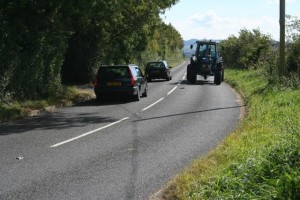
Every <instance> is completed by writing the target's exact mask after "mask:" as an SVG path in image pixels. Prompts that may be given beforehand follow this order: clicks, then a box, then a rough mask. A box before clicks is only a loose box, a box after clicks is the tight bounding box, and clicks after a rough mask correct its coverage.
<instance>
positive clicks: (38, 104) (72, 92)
mask: <svg viewBox="0 0 300 200" xmlns="http://www.w3.org/2000/svg"><path fill="white" fill-rule="evenodd" d="M91 96H92V94H91V93H90V92H87V91H86V90H82V89H78V88H77V87H75V86H64V87H63V89H62V91H61V92H60V93H59V94H57V95H56V96H55V97H52V98H48V99H42V100H34V101H33V100H31V101H24V102H11V103H9V104H0V122H1V123H3V122H8V121H12V120H16V119H19V118H23V117H26V116H29V115H31V113H32V112H33V111H35V110H47V108H48V107H51V106H57V107H61V106H66V105H71V104H73V103H74V102H80V101H81V100H84V99H87V98H90V97H91Z"/></svg>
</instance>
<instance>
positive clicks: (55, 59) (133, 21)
mask: <svg viewBox="0 0 300 200" xmlns="http://www.w3.org/2000/svg"><path fill="white" fill-rule="evenodd" d="M176 2H178V0H153V1H136V0H131V1H124V0H110V1H103V0H92V1H84V2H83V1H82V2H81V1H66V0H51V1H49V0H46V1H31V0H22V1H12V0H5V1H1V2H0V21H1V26H0V55H1V56H0V118H1V121H2V122H3V121H8V120H11V119H14V118H15V117H17V116H18V117H20V116H23V113H26V109H27V106H25V107H26V109H25V111H24V109H23V107H24V105H28V103H27V102H30V104H31V105H34V104H36V105H34V106H33V107H40V106H42V105H41V104H46V105H48V104H52V103H53V99H56V100H58V99H60V98H62V100H61V101H69V99H70V97H69V95H70V94H73V95H74V96H76V95H77V94H74V93H73V89H72V88H71V89H70V88H69V89H68V87H66V85H79V84H89V83H91V82H92V81H93V79H94V77H95V72H96V70H97V68H98V66H100V65H102V64H129V63H135V64H137V65H139V66H140V67H141V68H143V67H144V65H145V64H146V63H147V62H148V61H155V60H161V59H164V60H167V61H168V62H169V63H170V64H171V65H172V64H174V63H177V62H179V61H180V60H183V56H182V52H181V49H182V47H183V40H182V38H181V35H180V34H179V33H178V31H177V30H176V29H175V28H174V27H173V26H172V25H170V24H164V23H163V22H162V20H161V19H160V16H159V15H160V13H161V12H164V10H166V9H168V8H169V7H171V6H172V5H174V4H175V3H176ZM65 93H66V95H64V94H65ZM72 98H73V97H72ZM72 98H71V99H72ZM41 102H42V103H41ZM54 102H55V101H54ZM38 105H40V106H38ZM30 107H32V106H30ZM20 108H21V109H20Z"/></svg>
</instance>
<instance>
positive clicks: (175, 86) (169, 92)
mask: <svg viewBox="0 0 300 200" xmlns="http://www.w3.org/2000/svg"><path fill="white" fill-rule="evenodd" d="M176 88H177V86H175V87H174V88H173V89H172V90H171V91H170V92H168V94H167V96H169V95H170V94H171V93H172V92H174V90H176Z"/></svg>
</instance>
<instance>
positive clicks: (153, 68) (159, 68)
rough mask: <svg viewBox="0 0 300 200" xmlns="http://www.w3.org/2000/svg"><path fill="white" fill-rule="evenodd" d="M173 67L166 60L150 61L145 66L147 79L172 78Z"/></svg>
mask: <svg viewBox="0 0 300 200" xmlns="http://www.w3.org/2000/svg"><path fill="white" fill-rule="evenodd" d="M170 68H171V67H170V66H168V64H167V62H166V61H152V62H148V63H147V65H146V68H145V76H146V78H147V81H148V82H150V81H152V79H166V80H167V81H169V80H172V73H171V69H170Z"/></svg>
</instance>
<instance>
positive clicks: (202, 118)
mask: <svg viewBox="0 0 300 200" xmlns="http://www.w3.org/2000/svg"><path fill="white" fill-rule="evenodd" d="M186 65H187V63H183V64H181V65H179V66H177V67H175V68H173V69H172V72H173V79H172V80H171V81H162V80H156V81H153V82H150V83H149V95H148V97H146V98H141V100H140V101H139V102H135V101H130V100H128V99H127V100H122V99H117V100H113V101H109V102H104V103H102V104H97V103H96V102H95V101H94V100H91V101H88V102H84V103H81V104H78V105H75V106H72V107H65V108H60V109H58V110H56V111H55V112H52V113H44V114H42V115H40V116H37V117H33V118H26V119H23V120H19V121H15V122H11V123H5V124H1V125H0V199H1V200H2V199H5V200H9V199H13V200H15V199H24V200H25V199H30V200H43V199H47V200H48V199H57V200H64V199H66V200H69V199H89V200H90V199H99V200H102V199H104V200H106V199H112V200H116V199H118V200H119V199H124V200H132V199H138V200H140V199H147V198H148V197H149V196H150V195H152V194H153V193H155V192H156V191H158V190H159V189H160V188H161V187H162V186H163V185H164V184H166V183H167V182H168V180H170V179H171V178H172V177H174V176H175V175H176V174H178V173H179V172H180V171H181V170H183V169H184V168H185V167H186V166H188V165H189V164H190V163H191V162H192V160H194V159H196V158H199V157H200V156H202V155H204V154H206V153H207V152H208V151H209V150H211V149H212V148H214V147H215V146H216V145H218V143H220V141H222V140H223V139H224V138H225V137H226V135H228V134H229V133H230V132H231V131H232V130H233V129H234V128H235V126H236V124H237V122H238V118H239V113H240V106H239V105H238V102H237V101H238V100H237V96H236V94H235V93H234V91H233V90H232V89H231V88H230V87H229V86H228V85H227V84H225V83H222V84H221V85H220V86H216V85H215V84H214V83H213V81H212V80H213V79H212V77H211V78H209V79H208V80H203V79H201V78H200V77H198V81H197V83H196V84H194V85H191V84H189V83H188V82H187V81H186V78H185V73H186Z"/></svg>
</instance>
